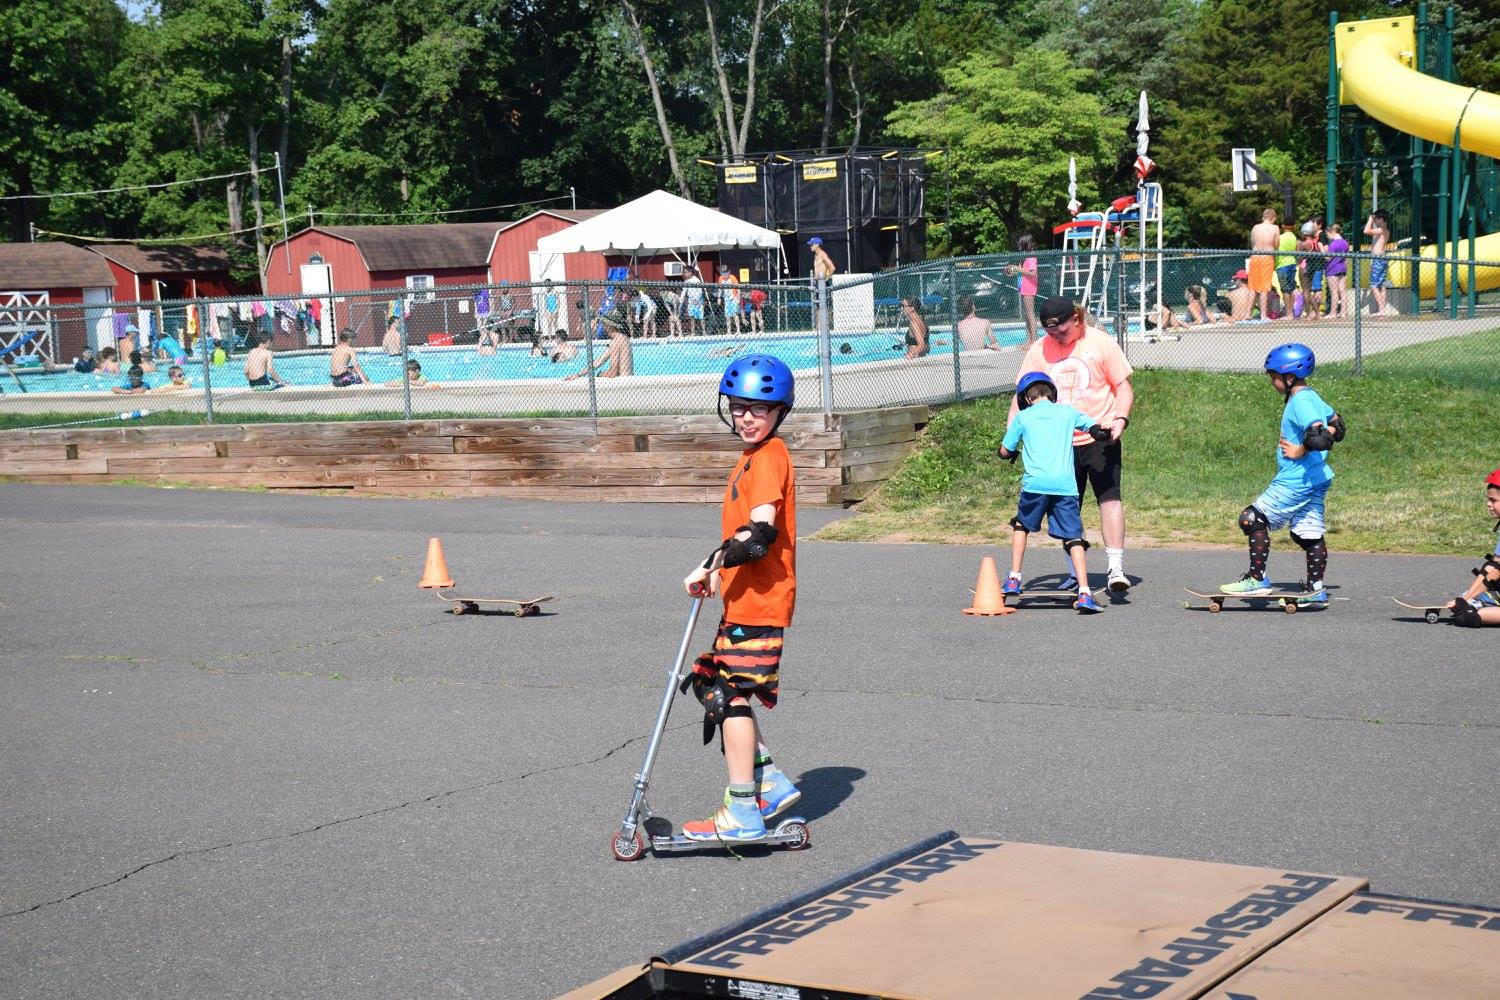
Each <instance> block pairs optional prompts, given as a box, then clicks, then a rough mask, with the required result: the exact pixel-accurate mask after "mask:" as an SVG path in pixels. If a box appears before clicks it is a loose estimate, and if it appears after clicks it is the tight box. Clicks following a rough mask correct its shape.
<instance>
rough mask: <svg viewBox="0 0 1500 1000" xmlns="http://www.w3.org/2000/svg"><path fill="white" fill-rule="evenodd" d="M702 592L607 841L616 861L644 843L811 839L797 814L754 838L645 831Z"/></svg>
mask: <svg viewBox="0 0 1500 1000" xmlns="http://www.w3.org/2000/svg"><path fill="white" fill-rule="evenodd" d="M706 596H708V589H707V588H706V587H699V588H696V589H695V590H694V591H693V606H692V609H691V610H690V611H689V612H688V620H687V628H686V629H684V630H683V633H682V645H681V646H679V647H678V648H677V662H676V663H674V664H673V665H672V673H671V675H670V676H669V677H668V678H667V691H666V693H665V694H663V695H662V698H661V710H660V711H658V712H657V713H656V728H655V729H653V730H652V731H651V742H650V743H648V744H647V745H646V760H645V761H644V762H643V763H642V764H641V770H640V773H639V774H637V775H636V776H635V794H634V795H632V796H631V798H630V808H629V809H626V810H625V821H624V822H623V823H622V824H621V825H620V830H619V832H618V833H616V834H615V835H614V837H613V838H611V839H610V842H609V847H610V850H611V851H612V852H613V853H614V856H615V858H616V859H617V860H619V861H635V860H637V859H639V858H642V857H644V856H645V854H646V849H647V848H648V847H649V848H650V849H651V851H652V852H653V853H658V854H668V853H674V852H679V851H701V850H704V849H709V850H713V849H716V848H721V847H729V848H733V847H785V848H786V849H787V850H789V851H800V850H802V849H803V848H804V847H807V846H808V845H809V844H811V843H812V839H811V837H810V836H809V834H808V832H807V820H805V819H803V818H802V817H800V816H791V817H788V818H786V819H783V820H781V821H780V822H779V823H777V824H776V826H775V827H773V828H771V829H769V830H767V831H766V835H765V836H764V837H759V838H757V839H755V840H735V841H722V840H689V839H688V838H687V837H684V836H683V835H682V834H680V833H679V834H668V835H666V836H657V835H649V836H648V834H647V832H646V821H647V820H649V819H651V818H652V816H653V815H654V814H653V813H652V812H651V807H650V806H649V805H647V803H646V786H647V785H648V784H650V781H651V765H652V763H653V762H654V761H655V760H656V750H657V747H658V746H660V745H661V737H662V734H663V733H664V732H666V728H667V714H668V713H669V712H671V710H672V699H673V698H674V697H675V696H676V695H677V685H678V683H679V682H680V681H681V679H682V667H683V664H685V663H686V662H687V657H688V646H689V645H690V644H691V643H692V641H693V629H694V627H695V626H697V624H698V613H699V612H700V611H702V610H703V598H705V597H706Z"/></svg>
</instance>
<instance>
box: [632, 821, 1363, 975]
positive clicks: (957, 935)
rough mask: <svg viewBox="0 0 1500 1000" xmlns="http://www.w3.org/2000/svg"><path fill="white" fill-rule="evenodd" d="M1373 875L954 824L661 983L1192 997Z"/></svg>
mask: <svg viewBox="0 0 1500 1000" xmlns="http://www.w3.org/2000/svg"><path fill="white" fill-rule="evenodd" d="M1364 885H1365V883H1364V881H1363V880H1361V879H1357V878H1347V877H1340V876H1331V875H1317V874H1310V873H1304V872H1294V871H1285V870H1282V869H1279V868H1251V867H1244V866H1239V865H1225V864H1211V863H1206V862H1199V861H1183V860H1178V859H1174V858H1155V857H1144V856H1140V855H1131V854H1111V853H1105V852H1100V851H1085V850H1076V849H1073V848H1065V847H1046V846H1041V845H1036V844H1019V843H1011V842H1003V841H999V840H990V839H983V838H974V837H958V836H956V835H952V834H944V835H942V836H941V837H938V838H932V839H931V840H929V841H926V842H924V843H923V844H922V845H918V848H917V849H916V850H915V851H908V852H903V855H902V856H898V857H895V858H894V859H887V861H886V862H882V863H880V866H879V867H878V868H873V869H866V870H864V871H863V872H860V873H857V874H856V875H855V876H851V877H850V878H849V879H844V880H840V881H839V882H838V883H834V884H833V885H830V886H828V887H825V889H822V890H819V891H818V893H817V894H816V896H815V897H811V898H810V897H808V896H804V897H802V898H801V899H798V900H793V901H791V902H789V903H788V904H785V905H784V906H782V907H773V908H772V909H771V910H768V911H764V912H762V913H760V914H757V915H755V916H754V917H752V918H751V919H750V920H749V921H746V922H745V923H742V924H741V925H738V926H736V927H733V928H728V929H726V930H724V931H719V932H715V933H714V934H711V935H706V936H704V937H703V938H699V939H697V940H696V941H692V942H689V943H688V944H686V945H684V946H682V947H681V948H678V949H674V950H673V951H672V952H670V953H668V954H667V955H666V956H663V957H662V958H660V959H657V960H656V961H655V962H654V963H653V964H654V965H655V968H654V969H653V970H652V973H653V974H652V976H651V978H652V979H653V980H655V981H656V983H657V985H658V986H660V987H665V989H666V990H667V991H671V990H674V989H675V990H678V991H680V993H681V995H683V996H689V997H697V996H714V997H719V996H728V997H746V998H753V1000H761V998H765V1000H794V998H801V997H807V996H821V995H824V994H826V995H827V996H828V997H830V998H843V997H882V998H892V1000H973V998H975V997H1016V998H1026V1000H1049V998H1066V1000H1078V998H1085V1000H1106V998H1111V997H1135V998H1145V997H1152V998H1161V1000H1172V998H1192V997H1198V996H1201V995H1202V994H1203V993H1204V992H1205V991H1207V990H1208V989H1209V988H1210V987H1212V986H1213V984H1215V983H1217V982H1219V981H1220V980H1222V979H1223V978H1224V977H1225V976H1227V975H1229V974H1230V973H1232V972H1234V971H1235V970H1236V969H1238V968H1239V967H1241V966H1242V965H1244V964H1245V963H1247V962H1249V961H1251V960H1252V959H1254V958H1255V957H1256V956H1258V955H1260V954H1261V953H1263V952H1264V951H1265V950H1266V949H1268V948H1271V947H1272V946H1274V945H1275V944H1276V943H1277V942H1279V941H1282V940H1284V939H1285V938H1287V937H1288V936H1290V935H1291V934H1293V933H1294V932H1296V931H1297V930H1299V929H1300V928H1302V927H1303V926H1305V925H1306V924H1307V923H1308V922H1310V921H1312V920H1313V919H1315V918H1316V917H1317V916H1318V915H1319V914H1321V913H1323V912H1325V911H1327V910H1328V909H1330V908H1331V907H1333V906H1335V905H1337V904H1339V903H1340V902H1342V901H1344V900H1345V899H1347V898H1348V897H1349V896H1350V895H1351V894H1352V893H1354V892H1356V891H1357V890H1359V889H1360V888H1362V887H1363V886H1364ZM788 987H790V988H791V989H786V988H788ZM809 989H811V990H814V991H817V992H816V993H811V994H810V993H808V992H806V991H807V990H809ZM669 995H677V994H675V993H669Z"/></svg>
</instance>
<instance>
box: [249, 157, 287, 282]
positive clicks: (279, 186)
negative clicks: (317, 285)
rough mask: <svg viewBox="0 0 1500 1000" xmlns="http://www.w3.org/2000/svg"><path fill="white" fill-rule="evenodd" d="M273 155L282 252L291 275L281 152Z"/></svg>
mask: <svg viewBox="0 0 1500 1000" xmlns="http://www.w3.org/2000/svg"><path fill="white" fill-rule="evenodd" d="M273 155H274V156H275V157H276V207H277V209H278V210H279V211H280V212H281V250H282V253H283V254H284V255H285V256H286V273H287V274H291V273H292V245H291V244H290V243H289V242H287V240H288V236H287V228H286V185H285V184H283V183H282V179H281V151H280V150H277V151H276V153H274V154H273ZM255 238H256V239H260V234H259V233H256V234H255Z"/></svg>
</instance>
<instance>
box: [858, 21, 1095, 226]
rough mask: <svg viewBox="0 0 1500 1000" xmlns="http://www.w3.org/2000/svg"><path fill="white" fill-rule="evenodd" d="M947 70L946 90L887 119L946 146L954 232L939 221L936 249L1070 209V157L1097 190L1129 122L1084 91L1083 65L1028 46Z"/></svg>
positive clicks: (1090, 193) (899, 132)
mask: <svg viewBox="0 0 1500 1000" xmlns="http://www.w3.org/2000/svg"><path fill="white" fill-rule="evenodd" d="M942 76H943V91H942V92H941V93H939V94H937V95H936V96H934V97H931V98H928V99H926V100H921V101H909V102H906V103H903V104H898V105H897V106H896V107H895V109H893V110H892V111H891V113H890V115H889V116H888V118H887V120H886V125H887V129H888V131H889V132H890V134H891V135H893V136H896V137H898V138H901V139H904V140H907V141H910V142H915V143H918V144H921V145H924V146H939V147H942V148H944V149H946V150H947V151H948V152H947V169H948V171H949V173H950V176H951V178H952V184H953V199H954V205H955V209H954V213H953V219H952V225H951V231H949V232H947V233H942V232H941V229H942V227H941V226H935V227H933V229H934V230H938V231H939V232H938V233H937V234H935V235H937V240H936V241H935V242H936V243H937V246H936V247H935V248H934V249H936V250H937V251H939V252H950V253H972V252H976V251H978V252H993V251H998V250H1005V249H1009V245H1008V244H1009V242H1010V238H1011V237H1012V236H1013V235H1015V234H1017V233H1019V232H1020V231H1022V230H1023V229H1026V228H1041V227H1043V226H1046V225H1048V224H1049V223H1050V222H1052V221H1054V220H1056V219H1059V218H1062V217H1064V216H1063V213H1064V210H1065V206H1066V203H1067V200H1068V194H1067V191H1068V158H1069V157H1070V156H1071V157H1075V158H1076V159H1077V162H1078V179H1079V197H1080V199H1082V200H1084V201H1087V200H1088V199H1089V198H1091V197H1096V196H1097V193H1098V192H1097V186H1096V184H1095V183H1094V182H1093V180H1092V178H1093V177H1094V176H1095V175H1096V174H1097V173H1099V172H1100V170H1101V169H1102V168H1104V166H1105V165H1106V164H1108V163H1111V162H1112V161H1113V160H1114V157H1115V148H1114V147H1115V145H1116V144H1117V140H1116V137H1117V136H1119V135H1120V134H1121V130H1122V128H1123V122H1122V120H1121V119H1120V118H1118V117H1115V116H1111V115H1108V114H1106V113H1105V112H1104V110H1103V108H1102V107H1101V106H1100V103H1099V99H1098V98H1097V97H1095V96H1093V95H1092V94H1088V93H1085V92H1084V90H1083V88H1084V86H1085V83H1086V80H1087V77H1088V72H1087V71H1086V70H1081V69H1076V68H1073V67H1071V66H1070V65H1069V64H1068V57H1067V56H1066V55H1064V54H1063V53H1061V52H1057V51H1055V50H1051V49H1041V48H1028V49H1025V50H1023V51H1021V52H1019V53H1017V55H1016V56H1015V58H1014V59H1013V60H1012V61H1010V62H1008V63H1006V62H1001V61H1000V60H999V59H997V58H996V57H994V56H992V55H988V54H982V53H977V54H974V55H970V56H968V57H967V58H965V59H963V60H962V61H960V62H959V63H958V64H956V65H955V66H952V67H951V68H949V69H946V70H944V71H943V74H942Z"/></svg>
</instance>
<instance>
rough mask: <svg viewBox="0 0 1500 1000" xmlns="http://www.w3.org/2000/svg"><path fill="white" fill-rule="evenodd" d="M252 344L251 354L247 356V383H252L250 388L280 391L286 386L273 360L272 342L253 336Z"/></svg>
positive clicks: (251, 338) (251, 337)
mask: <svg viewBox="0 0 1500 1000" xmlns="http://www.w3.org/2000/svg"><path fill="white" fill-rule="evenodd" d="M250 343H251V347H250V353H249V354H247V355H245V381H247V382H249V383H250V388H252V389H280V388H281V387H282V386H284V385H286V383H285V382H283V381H282V379H281V375H280V373H278V372H277V371H276V363H275V362H274V361H272V360H271V341H270V340H269V339H266V340H260V339H259V338H257V337H256V336H255V335H254V334H251V336H250Z"/></svg>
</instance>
